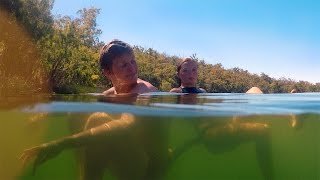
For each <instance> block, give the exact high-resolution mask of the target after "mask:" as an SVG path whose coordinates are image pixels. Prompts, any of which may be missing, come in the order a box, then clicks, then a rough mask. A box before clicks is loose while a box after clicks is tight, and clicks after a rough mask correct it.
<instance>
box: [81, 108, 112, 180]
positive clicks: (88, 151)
mask: <svg viewBox="0 0 320 180" xmlns="http://www.w3.org/2000/svg"><path fill="white" fill-rule="evenodd" d="M111 120H112V119H111V118H110V116H109V115H108V114H107V113H101V112H97V113H93V114H92V115H90V117H89V118H88V119H87V122H86V125H85V128H84V130H88V129H90V128H93V127H97V126H100V125H102V124H104V123H107V122H109V121H111ZM106 148H107V147H106V145H105V144H92V145H90V147H85V148H83V149H82V152H83V153H82V158H81V159H82V164H80V179H83V180H87V179H93V180H96V179H102V178H103V174H104V170H105V168H106V164H107V160H106V154H105V153H106V152H105V151H104V150H105V149H106Z"/></svg>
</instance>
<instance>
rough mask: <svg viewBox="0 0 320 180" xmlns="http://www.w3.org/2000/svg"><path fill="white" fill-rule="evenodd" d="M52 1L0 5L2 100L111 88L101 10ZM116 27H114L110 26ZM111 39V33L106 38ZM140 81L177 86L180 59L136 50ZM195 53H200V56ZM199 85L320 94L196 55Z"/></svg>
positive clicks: (319, 86)
mask: <svg viewBox="0 0 320 180" xmlns="http://www.w3.org/2000/svg"><path fill="white" fill-rule="evenodd" d="M53 3H54V1H53V0H2V1H1V4H0V12H1V20H0V27H1V31H0V81H1V82H2V83H1V84H0V96H8V95H17V94H20V95H26V94H30V93H31V94H34V93H40V92H46V93H52V92H54V93H62V94H65V93H84V92H101V90H102V89H107V88H108V87H110V86H111V83H110V82H108V81H107V80H106V79H105V78H104V77H103V76H102V74H101V72H100V69H99V64H98V57H99V49H100V48H101V46H102V45H103V44H104V42H103V41H101V40H100V39H99V37H100V35H101V33H102V31H101V30H100V29H98V28H97V23H96V18H97V17H98V15H99V12H100V9H98V8H94V7H90V8H84V9H81V10H79V11H78V13H77V17H70V16H65V15H55V16H54V15H53V14H52V13H51V9H52V7H53ZM110 26H111V25H110ZM104 33H108V32H104ZM134 52H135V55H136V58H137V62H138V66H139V77H140V78H142V79H144V80H147V81H149V82H151V83H152V84H153V85H155V86H156V87H157V88H159V89H160V90H161V91H168V90H170V89H171V88H172V87H176V86H177V85H178V84H177V83H178V82H177V78H176V63H177V61H178V60H179V59H180V58H181V57H178V56H175V55H168V54H166V53H161V52H158V51H157V50H155V49H152V48H147V47H141V46H139V45H136V46H134ZM195 53H196V52H195ZM192 57H193V58H194V59H195V60H197V62H198V65H199V81H198V85H199V86H200V87H202V88H204V89H206V90H207V91H208V92H215V93H218V92H219V93H243V92H246V91H247V90H248V89H249V88H250V87H252V86H257V87H259V88H260V89H261V90H262V91H263V92H265V93H288V92H290V91H291V90H292V89H296V90H297V91H298V92H320V83H316V84H313V83H310V82H307V81H296V80H292V79H290V78H286V77H283V78H279V79H277V78H273V77H270V76H269V75H267V74H265V73H261V74H254V73H250V72H249V71H247V70H244V69H241V68H238V67H236V66H237V65H236V64H235V65H234V66H235V67H234V68H231V69H227V68H225V67H223V62H219V63H217V64H208V63H206V62H207V61H206V60H205V59H202V58H199V57H198V56H197V55H196V54H193V55H192Z"/></svg>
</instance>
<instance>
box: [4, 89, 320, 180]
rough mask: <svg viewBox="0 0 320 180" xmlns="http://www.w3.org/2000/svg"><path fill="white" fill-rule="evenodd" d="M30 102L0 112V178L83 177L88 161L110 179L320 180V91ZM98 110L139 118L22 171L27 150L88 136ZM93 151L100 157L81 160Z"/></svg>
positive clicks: (63, 98) (9, 105)
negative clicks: (90, 120) (21, 158)
mask: <svg viewBox="0 0 320 180" xmlns="http://www.w3.org/2000/svg"><path fill="white" fill-rule="evenodd" d="M27 101H29V102H32V103H25V102H26V101H23V102H24V103H21V102H22V101H21V102H20V103H12V102H13V101H11V102H10V101H8V102H7V104H6V106H4V105H3V108H2V110H1V112H0V119H1V121H0V122H1V125H0V144H1V149H0V152H1V153H0V179H79V177H80V176H81V174H83V173H84V172H87V171H85V170H84V168H83V167H84V166H83V165H84V164H86V163H84V162H87V161H84V158H85V157H87V158H88V159H89V160H91V161H92V162H93V163H92V164H93V168H91V172H93V173H94V174H97V173H103V174H104V175H103V179H117V178H123V179H135V178H136V179H142V178H147V179H151V178H152V179H153V178H157V179H320V166H319V162H320V149H319V148H320V146H319V143H318V142H319V139H320V138H319V136H320V94H316V93H315V94H294V95H289V94H283V95H259V96H258V95H244V94H204V95H200V96H186V95H179V96H177V95H171V94H170V95H168V94H151V95H150V94H149V95H144V96H139V97H138V98H136V97H131V98H101V97H97V96H54V97H46V98H45V99H41V100H37V101H31V100H27ZM14 102H17V100H16V99H15V100H14ZM12 104H14V105H12ZM95 112H103V113H107V114H109V115H110V116H111V117H112V119H115V120H117V119H119V118H120V117H121V114H122V113H124V112H126V113H131V114H133V115H134V118H135V121H134V122H133V123H132V126H131V125H130V126H129V127H125V128H118V129H117V131H115V133H113V134H111V135H110V136H108V137H104V138H102V139H101V138H100V139H98V138H97V140H95V141H93V142H90V143H89V144H88V145H87V146H84V147H79V148H70V149H66V150H63V151H62V153H60V154H59V155H58V156H56V157H54V158H52V159H50V160H48V161H46V162H44V163H43V164H41V165H40V166H39V167H38V168H37V170H36V173H35V174H34V175H33V174H32V163H29V164H27V166H26V167H21V164H22V162H21V161H19V156H20V155H21V153H22V152H23V150H24V149H27V148H30V147H33V146H36V145H39V144H41V143H45V142H48V141H51V140H55V139H60V138H63V137H66V136H69V135H72V134H74V133H78V132H82V131H83V130H84V127H85V124H86V122H87V119H88V118H89V117H90V116H91V115H92V114H93V113H95ZM108 121H109V120H108ZM93 139H94V138H93ZM86 148H87V149H88V148H91V149H93V151H90V152H92V153H91V154H90V153H89V154H88V155H87V156H84V155H83V154H84V151H86V150H87V149H86ZM105 167H106V168H105ZM100 168H101V169H102V170H100ZM103 168H105V169H103ZM87 169H89V170H90V168H87Z"/></svg>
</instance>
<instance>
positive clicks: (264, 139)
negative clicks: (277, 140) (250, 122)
mask: <svg viewBox="0 0 320 180" xmlns="http://www.w3.org/2000/svg"><path fill="white" fill-rule="evenodd" d="M256 155H257V160H258V163H259V166H260V170H261V173H262V176H263V178H264V179H266V180H272V179H274V172H273V159H272V147H271V138H270V134H269V132H265V134H264V135H259V136H257V138H256Z"/></svg>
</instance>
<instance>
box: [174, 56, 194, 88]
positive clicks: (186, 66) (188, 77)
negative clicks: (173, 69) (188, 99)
mask: <svg viewBox="0 0 320 180" xmlns="http://www.w3.org/2000/svg"><path fill="white" fill-rule="evenodd" d="M178 77H179V78H180V80H181V86H183V87H194V86H196V84H197V78H198V67H197V63H196V62H195V61H193V60H191V59H190V60H185V61H184V62H183V63H182V64H181V68H180V70H179V72H178Z"/></svg>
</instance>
